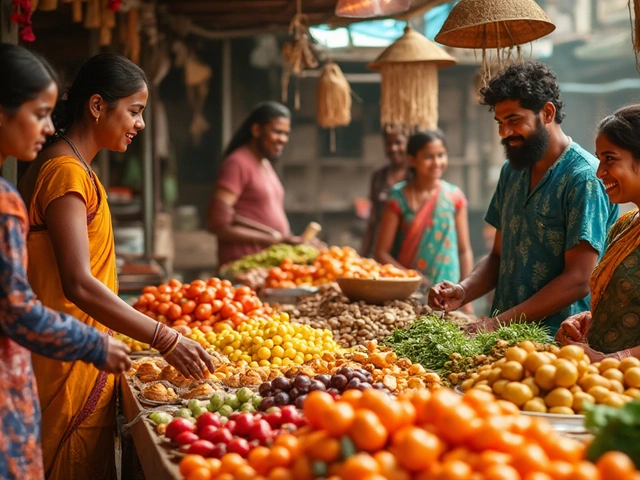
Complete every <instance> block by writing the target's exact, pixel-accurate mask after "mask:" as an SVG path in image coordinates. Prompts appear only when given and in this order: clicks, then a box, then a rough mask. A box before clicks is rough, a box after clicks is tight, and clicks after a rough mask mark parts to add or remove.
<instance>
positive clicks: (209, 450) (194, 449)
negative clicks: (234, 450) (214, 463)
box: [187, 440, 216, 458]
mask: <svg viewBox="0 0 640 480" xmlns="http://www.w3.org/2000/svg"><path fill="white" fill-rule="evenodd" d="M215 448H216V447H215V445H214V444H213V443H211V442H209V441H208V440H196V441H195V442H193V443H192V444H191V446H190V447H189V450H188V452H187V453H189V455H191V454H193V455H202V456H203V457H205V458H208V457H212V456H213V452H214V450H215Z"/></svg>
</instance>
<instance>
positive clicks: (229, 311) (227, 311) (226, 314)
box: [220, 303, 238, 318]
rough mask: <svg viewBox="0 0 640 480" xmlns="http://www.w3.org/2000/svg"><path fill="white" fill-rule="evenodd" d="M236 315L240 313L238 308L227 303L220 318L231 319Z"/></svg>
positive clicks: (221, 311)
mask: <svg viewBox="0 0 640 480" xmlns="http://www.w3.org/2000/svg"><path fill="white" fill-rule="evenodd" d="M236 313H238V307H236V306H235V305H233V304H231V303H227V304H226V305H225V306H224V307H222V310H220V316H221V317H222V318H231V317H233V316H234V315H235V314H236Z"/></svg>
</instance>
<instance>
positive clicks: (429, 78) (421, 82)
mask: <svg viewBox="0 0 640 480" xmlns="http://www.w3.org/2000/svg"><path fill="white" fill-rule="evenodd" d="M380 73H381V75H382V83H381V86H380V89H381V99H380V123H381V124H382V125H383V126H384V127H385V129H387V130H394V129H397V128H398V127H399V126H400V127H401V128H400V129H401V130H402V131H403V132H404V133H407V134H410V133H413V132H415V131H417V130H435V129H436V128H438V68H437V67H436V66H435V65H434V64H433V63H427V62H418V63H399V64H395V65H392V64H387V65H382V67H380Z"/></svg>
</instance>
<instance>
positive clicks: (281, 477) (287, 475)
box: [268, 467, 293, 480]
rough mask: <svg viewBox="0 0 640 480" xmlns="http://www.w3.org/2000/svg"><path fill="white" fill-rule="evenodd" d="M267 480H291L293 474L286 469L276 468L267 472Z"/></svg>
mask: <svg viewBox="0 0 640 480" xmlns="http://www.w3.org/2000/svg"><path fill="white" fill-rule="evenodd" d="M268 478H269V480H293V474H292V473H291V471H290V470H289V469H288V468H284V467H276V468H274V469H273V470H271V471H270V472H269V477H268Z"/></svg>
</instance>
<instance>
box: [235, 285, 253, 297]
mask: <svg viewBox="0 0 640 480" xmlns="http://www.w3.org/2000/svg"><path fill="white" fill-rule="evenodd" d="M252 294H253V290H251V289H250V288H249V287H247V286H246V285H242V286H240V287H238V288H237V289H236V293H235V296H234V298H235V299H236V300H239V299H240V298H242V297H246V296H247V295H252Z"/></svg>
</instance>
